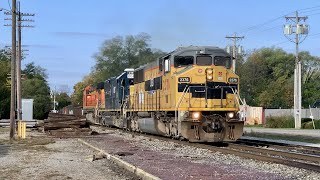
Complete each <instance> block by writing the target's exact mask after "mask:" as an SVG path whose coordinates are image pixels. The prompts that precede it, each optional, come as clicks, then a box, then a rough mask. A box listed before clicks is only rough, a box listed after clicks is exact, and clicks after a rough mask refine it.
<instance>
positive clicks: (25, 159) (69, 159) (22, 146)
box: [0, 128, 138, 180]
mask: <svg viewBox="0 0 320 180" xmlns="http://www.w3.org/2000/svg"><path fill="white" fill-rule="evenodd" d="M8 136H9V135H8V131H6V130H4V129H1V128H0V162H1V163H0V179H59V180H60V179H115V180H117V179H138V178H137V177H136V176H134V175H133V174H131V173H128V172H127V171H125V170H123V169H121V168H119V167H117V166H116V165H115V164H113V163H112V162H110V161H108V160H107V159H99V160H94V161H92V155H93V154H96V152H94V151H92V149H89V148H87V147H86V146H84V145H82V144H80V143H79V142H78V141H77V140H76V139H53V138H48V137H46V136H44V135H42V134H40V133H37V132H32V133H30V134H29V137H30V136H32V138H29V139H26V140H18V141H13V142H10V141H9V140H8Z"/></svg>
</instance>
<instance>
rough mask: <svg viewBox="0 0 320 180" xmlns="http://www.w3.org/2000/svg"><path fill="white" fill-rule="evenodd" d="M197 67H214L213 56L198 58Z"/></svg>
mask: <svg viewBox="0 0 320 180" xmlns="http://www.w3.org/2000/svg"><path fill="white" fill-rule="evenodd" d="M197 65H199V66H211V65H212V57H211V56H197Z"/></svg>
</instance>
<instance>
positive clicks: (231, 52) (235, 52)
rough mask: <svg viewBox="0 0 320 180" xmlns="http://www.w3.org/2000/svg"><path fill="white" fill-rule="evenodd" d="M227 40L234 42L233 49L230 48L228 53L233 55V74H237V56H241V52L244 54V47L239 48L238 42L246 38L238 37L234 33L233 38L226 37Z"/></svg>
mask: <svg viewBox="0 0 320 180" xmlns="http://www.w3.org/2000/svg"><path fill="white" fill-rule="evenodd" d="M226 38H227V39H232V41H233V47H230V46H228V47H227V52H228V51H229V52H228V53H230V54H231V57H232V70H233V72H236V60H237V54H240V53H239V52H241V53H242V52H243V48H242V46H239V47H237V41H239V40H241V39H243V38H244V36H237V34H236V33H234V35H233V36H226ZM231 49H232V51H231Z"/></svg>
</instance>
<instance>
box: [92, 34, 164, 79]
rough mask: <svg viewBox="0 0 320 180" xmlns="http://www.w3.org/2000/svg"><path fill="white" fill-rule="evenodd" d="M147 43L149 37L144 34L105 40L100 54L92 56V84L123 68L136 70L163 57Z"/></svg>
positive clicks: (115, 73) (111, 75) (117, 72)
mask: <svg viewBox="0 0 320 180" xmlns="http://www.w3.org/2000/svg"><path fill="white" fill-rule="evenodd" d="M149 42H150V36H149V35H148V34H146V33H140V34H138V35H136V36H132V35H128V36H126V37H122V36H117V37H114V38H112V39H109V40H106V41H105V42H104V43H103V45H102V47H101V48H100V52H99V53H97V54H96V55H95V56H94V58H95V60H96V64H95V66H94V67H93V71H92V73H91V74H92V75H94V76H93V80H94V83H97V82H101V81H105V80H106V79H108V78H110V77H113V76H117V75H119V74H121V73H122V72H123V70H124V69H125V68H137V67H139V66H140V65H142V64H146V63H149V62H152V61H154V60H156V59H157V58H158V57H159V56H161V55H164V53H163V52H162V51H160V50H152V49H151V48H150V45H149Z"/></svg>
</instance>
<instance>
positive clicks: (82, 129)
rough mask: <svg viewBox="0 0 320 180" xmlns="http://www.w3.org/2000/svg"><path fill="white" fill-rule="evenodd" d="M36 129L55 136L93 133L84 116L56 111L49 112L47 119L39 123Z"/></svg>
mask: <svg viewBox="0 0 320 180" xmlns="http://www.w3.org/2000/svg"><path fill="white" fill-rule="evenodd" d="M38 129H39V130H40V131H42V132H44V133H46V134H48V135H52V136H56V137H74V136H87V135H91V134H92V133H93V131H92V130H91V129H90V126H89V124H88V122H87V121H86V119H85V118H84V117H82V116H75V115H69V114H57V113H49V117H48V119H46V120H44V121H43V123H41V124H39V127H38Z"/></svg>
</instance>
